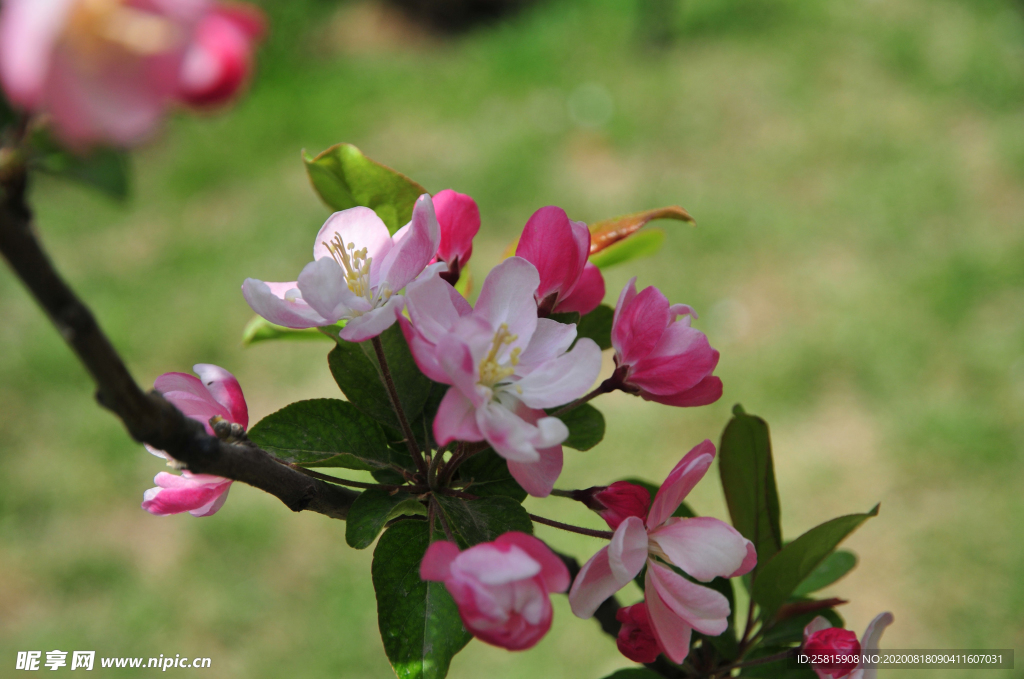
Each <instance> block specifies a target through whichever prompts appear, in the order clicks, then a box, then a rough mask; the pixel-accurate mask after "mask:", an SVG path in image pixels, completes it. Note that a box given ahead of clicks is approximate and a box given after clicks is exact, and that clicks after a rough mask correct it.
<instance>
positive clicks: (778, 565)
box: [753, 505, 878, 620]
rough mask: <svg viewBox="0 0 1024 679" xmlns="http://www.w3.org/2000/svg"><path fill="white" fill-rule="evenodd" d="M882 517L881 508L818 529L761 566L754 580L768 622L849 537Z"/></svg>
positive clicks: (832, 521) (829, 523)
mask: <svg viewBox="0 0 1024 679" xmlns="http://www.w3.org/2000/svg"><path fill="white" fill-rule="evenodd" d="M877 515H878V505H875V508H874V509H872V510H871V511H870V512H868V513H866V514H848V515H846V516H840V517H838V518H835V519H832V520H831V521H826V522H825V523H823V524H821V525H819V526H815V527H814V528H812V529H810V530H809V531H807V532H806V533H804V534H803V535H801V536H800V537H798V538H797V539H796V540H793V542H790V543H789V544H787V545H786V546H785V547H783V548H782V549H781V550H780V551H779V553H778V554H776V555H775V556H773V557H772V558H771V559H769V560H768V561H767V563H765V562H762V563H760V564H759V565H760V568H759V570H758V572H757V576H756V577H755V578H754V594H753V596H754V601H756V602H757V604H758V605H759V606H760V607H761V616H762V618H763V619H764V620H771V618H772V617H773V616H774V615H775V613H776V611H778V610H779V607H780V606H782V604H784V603H785V602H786V599H788V598H789V597H790V596H791V595H792V594H793V592H794V591H796V588H797V586H798V585H799V584H800V583H801V582H803V580H804V579H805V578H806V577H807V576H808V575H810V574H811V573H812V572H814V570H815V569H816V568H817V567H818V566H819V564H821V562H822V561H824V560H825V558H826V557H828V555H829V554H831V553H832V550H834V549H835V548H836V546H837V545H839V543H840V542H842V541H843V540H844V539H845V538H846V536H848V535H849V534H850V533H852V532H853V531H854V530H856V529H857V527H859V526H860V525H861V524H862V523H864V522H865V521H866V520H868V519H869V518H871V517H872V516H877Z"/></svg>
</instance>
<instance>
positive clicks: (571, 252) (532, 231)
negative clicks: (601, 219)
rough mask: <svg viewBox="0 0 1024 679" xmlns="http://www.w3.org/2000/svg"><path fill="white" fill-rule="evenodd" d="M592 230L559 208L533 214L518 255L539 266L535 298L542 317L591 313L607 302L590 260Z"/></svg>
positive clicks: (541, 210) (597, 274)
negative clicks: (574, 312) (572, 219)
mask: <svg viewBox="0 0 1024 679" xmlns="http://www.w3.org/2000/svg"><path fill="white" fill-rule="evenodd" d="M589 254H590V230H589V229H588V228H587V225H586V224H584V223H583V222H573V221H570V220H569V217H568V216H567V215H566V214H565V210H563V209H562V208H560V207H554V206H549V207H542V208H541V209H539V210H537V211H536V212H534V213H533V215H532V216H531V217H530V219H529V220H527V222H526V226H525V227H523V233H522V235H521V236H520V237H519V244H518V245H517V246H516V255H517V256H518V257H522V258H523V259H525V260H527V261H529V262H530V263H531V264H533V265H534V266H536V267H537V271H538V272H539V273H540V283H539V284H538V286H537V291H536V292H535V293H534V296H535V298H536V300H537V305H538V307H539V308H540V315H541V316H547V315H549V314H552V313H564V312H572V311H577V312H579V313H580V314H588V313H590V312H591V311H593V310H594V309H595V308H597V305H599V304H600V303H601V300H602V299H604V278H603V277H602V276H601V271H600V270H599V269H598V268H597V267H596V266H594V265H593V264H591V263H589V262H588V261H587V257H588V256H589Z"/></svg>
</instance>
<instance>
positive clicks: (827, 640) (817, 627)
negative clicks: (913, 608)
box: [803, 612, 893, 679]
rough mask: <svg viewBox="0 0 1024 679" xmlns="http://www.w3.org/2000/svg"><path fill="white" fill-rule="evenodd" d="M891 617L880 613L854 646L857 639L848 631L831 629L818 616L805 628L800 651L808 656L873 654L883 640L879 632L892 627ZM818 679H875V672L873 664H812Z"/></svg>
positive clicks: (890, 614) (829, 625)
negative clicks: (862, 652)
mask: <svg viewBox="0 0 1024 679" xmlns="http://www.w3.org/2000/svg"><path fill="white" fill-rule="evenodd" d="M892 621H893V615H892V613H889V612H885V613H879V614H878V615H877V616H875V619H874V620H872V621H871V622H870V623H869V624H868V628H867V629H866V630H864V636H862V637H861V638H860V643H857V637H856V635H854V633H853V632H850V631H849V630H844V629H839V628H836V627H832V623H830V622H829V621H828V620H827V619H826V618H825V617H823V616H820V615H819V616H818V617H816V618H815V619H814V620H811V622H809V623H808V624H807V627H805V628H804V643H803V651H804V652H805V653H807V654H809V655H810V654H823V655H835V654H854V653H860V652H861V651H864V652H865V653H875V652H876V651H877V650H878V644H879V642H880V641H881V640H882V632H884V631H885V628H886V627H888V626H889V625H891V624H892ZM811 667H812V669H814V672H815V673H816V674H817V675H818V679H841V678H843V677H845V678H846V679H876V677H877V676H878V668H877V667H876V666H875V664H874V663H863V662H858V663H838V664H836V663H824V664H812V666H811Z"/></svg>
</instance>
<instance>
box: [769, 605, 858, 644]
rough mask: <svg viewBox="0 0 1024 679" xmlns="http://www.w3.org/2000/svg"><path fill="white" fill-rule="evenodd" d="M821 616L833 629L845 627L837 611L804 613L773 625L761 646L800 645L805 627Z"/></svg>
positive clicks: (827, 609) (826, 609)
mask: <svg viewBox="0 0 1024 679" xmlns="http://www.w3.org/2000/svg"><path fill="white" fill-rule="evenodd" d="M819 615H820V616H822V617H823V618H825V619H826V620H828V621H829V622H830V623H831V624H832V626H833V627H844V626H845V623H844V622H843V619H842V617H840V615H839V614H838V613H836V612H835V610H833V609H831V608H825V609H822V610H820V611H811V612H810V613H804V614H802V615H797V616H794V617H792V618H787V619H786V620H783V621H781V622H778V623H776V624H775V625H772V627H771V628H770V629H769V630H768V631H767V632H765V635H764V637H763V638H762V639H761V644H763V645H765V646H783V645H786V644H798V643H800V642H802V641H803V640H804V627H807V624H808V623H810V622H811V620H814V619H815V618H816V617H818V616H819Z"/></svg>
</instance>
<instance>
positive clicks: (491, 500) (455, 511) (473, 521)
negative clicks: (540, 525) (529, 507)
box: [435, 495, 533, 547]
mask: <svg viewBox="0 0 1024 679" xmlns="http://www.w3.org/2000/svg"><path fill="white" fill-rule="evenodd" d="M435 498H436V499H437V503H438V505H440V507H441V511H443V512H444V515H445V518H447V519H448V524H449V525H450V526H451V527H452V530H453V531H455V533H456V534H458V536H459V537H461V538H462V539H463V540H464V541H465V543H466V544H465V545H464V547H472V546H473V545H478V544H480V543H481V542H491V541H493V540H495V539H496V538H497V537H498V536H499V535H501V534H503V533H507V532H509V531H513V530H516V531H520V532H522V533H528V534H532V533H533V522H532V521H530V517H529V515H528V514H527V513H526V510H525V509H523V506H522V505H521V504H519V503H518V502H517V501H516V500H514V499H512V498H510V497H501V496H495V497H485V498H480V499H479V500H460V499H458V498H454V497H447V496H445V495H435Z"/></svg>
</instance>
